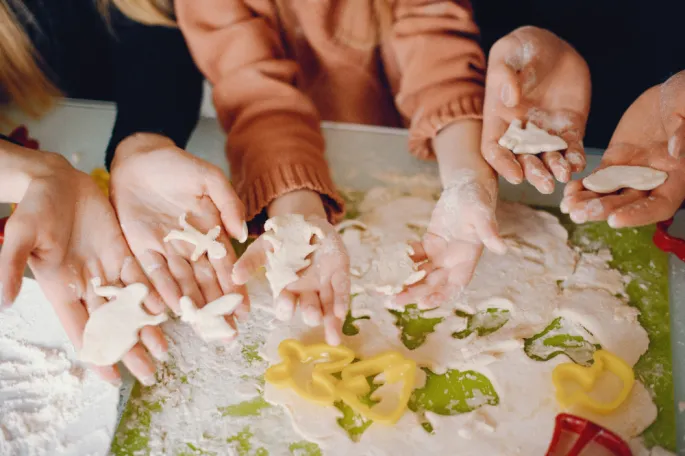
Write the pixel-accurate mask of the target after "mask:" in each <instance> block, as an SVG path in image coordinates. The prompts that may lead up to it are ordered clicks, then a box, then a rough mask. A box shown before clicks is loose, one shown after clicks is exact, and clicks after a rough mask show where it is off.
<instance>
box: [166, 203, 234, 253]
mask: <svg viewBox="0 0 685 456" xmlns="http://www.w3.org/2000/svg"><path fill="white" fill-rule="evenodd" d="M178 223H179V224H180V225H181V228H183V231H179V230H171V231H170V232H169V234H167V235H166V237H165V238H164V242H169V241H174V240H178V241H185V242H189V243H191V244H193V245H194V246H195V250H194V251H193V253H192V255H191V256H190V260H191V261H197V260H199V259H200V257H201V256H202V255H204V254H205V252H206V253H207V256H208V257H209V258H210V259H212V260H218V259H221V258H223V257H225V256H226V247H225V246H224V245H223V244H222V243H221V242H218V241H217V240H216V238H218V237H219V234H220V233H221V227H220V226H218V225H217V226H215V227H214V228H212V229H211V230H209V231H208V232H207V234H202V233H201V232H200V231H198V230H197V229H196V228H195V227H193V226H192V225H190V224H189V223H188V222H187V221H186V214H183V215H182V216H180V217H179V219H178Z"/></svg>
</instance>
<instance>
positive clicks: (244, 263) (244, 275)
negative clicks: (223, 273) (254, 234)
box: [231, 236, 270, 285]
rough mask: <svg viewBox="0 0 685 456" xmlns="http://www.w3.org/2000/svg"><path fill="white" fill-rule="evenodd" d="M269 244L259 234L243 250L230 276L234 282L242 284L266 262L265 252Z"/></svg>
mask: <svg viewBox="0 0 685 456" xmlns="http://www.w3.org/2000/svg"><path fill="white" fill-rule="evenodd" d="M267 249H270V244H269V242H268V241H267V240H265V239H264V237H263V236H260V237H259V238H258V239H257V240H256V241H254V242H253V243H252V244H250V246H249V247H248V248H247V250H245V253H243V254H242V256H241V257H240V258H238V261H236V263H235V265H233V273H232V275H231V278H232V280H233V282H234V283H236V284H239V285H244V284H246V283H247V281H248V280H250V277H252V276H253V275H254V274H255V273H256V272H257V271H258V270H259V268H261V267H263V266H264V265H265V264H266V252H267Z"/></svg>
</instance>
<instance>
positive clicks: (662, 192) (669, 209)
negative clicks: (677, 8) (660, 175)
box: [561, 72, 685, 228]
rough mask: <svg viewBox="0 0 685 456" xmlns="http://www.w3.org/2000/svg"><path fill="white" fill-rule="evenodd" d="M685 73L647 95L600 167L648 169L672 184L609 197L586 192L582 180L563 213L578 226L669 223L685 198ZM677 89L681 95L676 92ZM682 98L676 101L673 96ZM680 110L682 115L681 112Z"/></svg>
mask: <svg viewBox="0 0 685 456" xmlns="http://www.w3.org/2000/svg"><path fill="white" fill-rule="evenodd" d="M683 76H685V73H682V72H681V73H679V74H677V75H675V76H673V77H672V78H671V79H669V80H668V81H666V82H665V83H664V84H662V85H660V86H656V87H652V88H651V89H649V90H647V91H646V92H644V93H643V94H642V95H641V96H640V97H639V98H638V99H637V100H636V101H635V102H634V103H633V104H632V105H631V106H630V108H628V110H627V111H626V112H625V114H624V115H623V117H622V118H621V121H620V122H619V124H618V127H616V131H614V135H613V137H612V138H611V142H610V144H609V147H608V148H607V150H606V151H605V152H604V155H603V156H602V162H601V164H600V166H599V167H598V168H597V169H598V170H599V169H602V168H606V167H608V166H614V165H633V166H647V167H650V168H654V169H658V170H661V171H665V172H667V173H668V179H667V180H666V182H664V183H663V184H662V185H660V186H659V187H657V188H655V189H654V190H652V191H649V192H644V191H640V190H634V189H624V190H620V191H617V192H614V193H610V194H598V193H595V192H591V191H589V190H586V189H585V188H584V187H583V183H582V181H574V182H571V183H570V184H568V185H567V186H566V188H565V189H564V199H563V200H562V202H561V210H562V212H564V213H567V214H569V213H570V214H571V219H572V220H573V221H574V222H576V223H583V222H586V221H598V220H608V222H609V225H610V226H611V227H612V228H623V227H626V226H640V225H649V224H651V223H655V222H659V221H662V220H666V219H669V218H670V217H672V216H673V214H674V213H675V212H676V211H677V210H678V208H679V207H680V204H681V203H682V201H683V199H685V160H683V159H682V158H679V157H681V154H682V153H683V144H685V129H684V128H683V124H682V115H681V114H679V113H678V112H683V110H684V109H685V103H680V104H679V106H674V101H676V100H678V99H679V100H683V101H685V84H684V82H685V81H684V80H683ZM676 88H677V89H678V90H677V91H676V90H675V89H676ZM676 92H677V93H678V94H679V98H677V97H674V96H673V94H674V93H676ZM677 108H679V109H680V111H678V110H677Z"/></svg>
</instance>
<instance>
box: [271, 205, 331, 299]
mask: <svg viewBox="0 0 685 456" xmlns="http://www.w3.org/2000/svg"><path fill="white" fill-rule="evenodd" d="M264 231H265V233H264V235H263V236H264V239H265V240H266V241H267V242H268V243H269V244H271V246H272V247H273V252H269V251H267V252H266V259H267V262H266V278H267V279H268V280H269V284H270V285H271V291H272V293H273V296H274V297H277V296H278V295H279V294H281V291H283V289H284V288H285V287H287V286H288V285H290V284H291V283H293V282H295V281H296V280H297V279H298V278H299V277H298V275H297V273H298V272H300V271H302V270H303V269H305V268H307V267H308V266H309V265H310V264H311V260H310V259H308V258H307V257H308V256H309V255H311V254H312V253H313V252H314V251H315V250H316V249H317V247H318V246H317V244H315V243H312V240H313V239H312V238H314V237H315V238H318V239H319V240H322V239H323V238H324V234H323V231H321V229H320V228H319V227H317V226H314V225H312V224H311V223H309V222H307V221H306V220H305V219H304V217H303V216H302V215H300V214H288V215H279V216H276V217H273V218H270V219H269V220H267V221H266V223H265V224H264Z"/></svg>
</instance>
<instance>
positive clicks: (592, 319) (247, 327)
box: [128, 190, 656, 456]
mask: <svg viewBox="0 0 685 456" xmlns="http://www.w3.org/2000/svg"><path fill="white" fill-rule="evenodd" d="M396 198H397V195H393V194H392V192H389V191H387V190H383V191H380V190H379V191H372V192H369V195H367V198H366V199H365V200H364V202H363V203H362V205H361V206H360V207H361V211H362V215H361V217H360V219H361V220H364V222H365V223H366V225H367V227H368V230H369V231H376V230H377V231H380V232H382V233H384V235H385V234H386V233H387V236H388V239H392V240H393V241H396V240H401V238H402V236H406V237H409V238H410V239H411V238H415V236H416V235H417V229H420V228H421V227H425V226H426V224H427V220H425V219H423V218H421V217H420V215H422V214H423V215H424V217H425V216H426V215H425V214H428V215H429V214H430V211H428V210H425V208H424V207H425V205H426V204H427V203H428V202H427V201H425V200H424V201H416V200H415V201H416V203H415V205H413V206H412V205H410V206H406V207H405V206H403V208H402V210H398V211H395V212H394V213H391V212H389V211H387V210H380V211H376V212H375V215H373V216H372V215H371V214H372V213H374V210H375V209H377V208H381V207H387V206H388V205H393V202H394V201H395V200H396ZM417 200H418V199H417ZM404 202H405V203H406V202H407V200H406V199H405V200H404ZM430 204H433V203H432V202H430ZM379 215H380V216H379ZM417 215H418V216H419V217H418V218H417ZM497 215H498V219H499V222H500V228H501V234H502V236H503V237H504V239H505V242H506V243H507V247H508V252H507V254H506V255H504V256H499V255H493V254H491V253H489V252H486V253H485V254H484V256H483V259H482V261H481V263H480V264H479V266H478V268H477V270H476V273H475V276H474V279H473V281H472V283H471V284H470V285H469V286H468V287H467V288H466V289H465V290H464V291H463V292H462V293H461V294H460V295H459V296H455V297H454V299H453V301H452V302H451V303H449V304H445V305H444V306H443V307H441V308H439V309H435V310H432V311H430V312H427V313H424V314H423V316H424V317H430V318H438V317H440V318H443V320H442V321H441V322H439V323H438V324H437V325H436V326H435V328H434V331H433V332H432V333H430V334H429V335H428V336H427V337H426V340H425V342H424V343H423V344H422V345H420V346H419V347H418V348H416V349H414V350H409V349H408V348H406V347H405V346H404V345H403V344H402V342H401V340H400V336H401V331H400V329H399V328H398V327H396V326H395V321H396V317H395V316H393V315H392V314H391V313H389V312H388V311H387V310H386V308H385V300H386V298H385V297H383V298H379V297H377V296H374V295H371V294H366V293H362V294H359V295H358V296H356V297H355V298H354V299H353V301H352V304H351V307H352V313H353V314H355V315H359V316H368V317H370V319H365V320H357V321H356V322H355V323H354V325H355V326H356V327H357V328H358V330H359V332H358V334H357V335H354V336H344V337H343V344H344V345H346V346H348V347H350V348H351V349H353V350H354V351H355V353H357V354H358V356H360V357H362V358H363V357H368V356H371V355H374V354H378V353H380V352H382V351H385V350H388V349H392V350H397V351H400V352H401V353H403V355H404V356H406V357H409V358H411V359H413V360H415V361H416V362H417V363H418V364H419V365H421V366H426V367H429V368H430V369H431V370H432V371H434V372H436V373H440V372H446V371H447V369H458V370H459V371H460V373H454V371H450V372H452V374H450V375H460V376H463V378H464V379H465V380H464V381H466V380H469V381H473V379H477V378H478V376H480V377H486V378H487V379H488V380H489V381H490V383H491V385H492V391H494V392H495V393H496V395H497V397H498V398H499V404H498V405H494V404H495V402H494V401H495V397H494V396H493V392H492V391H487V390H483V389H473V390H471V391H470V392H469V393H468V394H467V395H466V397H465V402H466V404H467V405H468V406H469V407H470V408H471V409H473V408H475V410H473V411H471V412H468V413H457V412H458V411H459V404H457V403H455V404H452V403H450V404H448V405H447V407H446V408H447V410H449V411H451V412H453V413H456V414H452V415H440V414H438V413H435V412H431V411H426V412H425V413H412V412H407V413H405V415H404V416H403V418H402V419H401V420H400V421H399V423H398V424H397V425H396V426H393V427H386V426H382V425H378V424H372V425H371V426H370V427H368V429H366V430H365V431H364V432H363V433H362V434H361V436H360V438H359V441H358V442H353V441H352V440H351V439H350V437H349V436H348V434H347V433H346V431H344V430H343V429H342V428H341V427H340V426H339V425H338V424H337V421H336V420H337V419H338V418H339V417H340V416H341V415H342V413H341V412H340V411H339V410H338V409H337V408H335V407H321V406H318V405H313V404H310V403H308V402H306V401H304V400H302V399H300V398H299V397H297V396H296V395H295V394H293V393H292V392H290V391H288V390H278V389H276V388H274V387H272V386H271V385H264V384H263V380H262V376H263V374H264V371H265V370H266V368H267V367H268V365H269V363H271V362H274V363H275V362H278V361H279V357H278V354H277V347H278V344H279V343H280V342H281V341H282V340H284V339H286V338H291V337H292V338H297V339H299V340H301V341H302V342H303V343H311V342H321V341H323V340H324V334H323V329H322V328H311V327H309V326H307V325H305V324H303V323H302V320H301V318H299V317H298V316H295V317H294V318H293V319H292V321H291V322H290V323H283V322H280V321H278V320H276V319H275V317H274V314H273V304H272V302H273V298H272V294H271V291H270V289H269V286H268V284H267V282H266V280H265V279H264V277H263V276H262V277H259V278H256V279H255V280H253V281H251V282H250V283H249V291H250V298H251V303H252V312H251V315H250V319H249V321H248V322H246V323H244V324H242V325H240V328H239V337H238V340H237V343H235V344H233V345H231V346H223V345H221V344H216V345H212V344H210V345H208V344H206V343H204V342H202V341H201V340H200V339H198V338H197V337H196V336H194V334H193V333H192V330H191V329H190V328H188V327H184V326H182V325H179V324H178V323H177V322H171V323H168V324H166V325H165V326H164V327H165V330H166V332H167V333H168V334H169V337H170V339H171V340H170V355H171V358H172V365H171V366H170V367H169V368H168V369H167V370H166V371H165V375H164V379H163V385H160V386H157V387H153V388H152V389H150V390H148V391H147V392H146V394H145V396H144V400H145V401H146V402H152V403H153V404H159V406H160V407H159V409H157V408H156V407H153V409H155V410H154V411H153V412H152V413H151V414H150V427H149V431H148V430H147V429H146V428H145V426H143V427H142V428H140V427H138V428H137V427H136V426H141V425H140V421H139V422H138V423H139V424H137V425H136V424H135V423H133V424H132V427H131V428H130V429H129V430H128V433H133V434H134V435H137V433H138V432H143V433H144V434H147V433H148V432H149V436H150V438H149V442H148V443H147V447H148V448H149V449H150V450H151V454H153V455H162V454H176V453H180V452H182V451H188V450H189V449H191V450H192V451H194V452H195V454H199V453H200V450H201V451H204V452H206V453H209V454H212V453H216V454H220V455H224V454H237V455H241V456H242V455H248V456H253V455H254V456H263V455H265V454H266V452H267V451H268V454H269V455H271V456H280V455H284V456H285V455H290V454H303V455H313V454H316V453H311V452H309V450H311V446H308V445H309V444H307V443H306V441H310V442H316V443H317V444H318V446H319V447H320V448H321V450H322V452H323V454H326V455H338V454H340V455H343V454H359V455H372V456H382V455H397V454H450V455H451V454H458V455H460V456H461V455H467V456H470V455H473V456H476V455H491V456H497V455H503V456H509V455H536V454H544V452H545V450H546V448H547V445H548V443H549V440H550V438H551V434H552V429H553V426H554V417H555V416H556V415H557V414H558V413H559V412H560V411H561V410H560V409H559V407H558V405H557V404H556V401H555V400H554V387H553V385H552V382H551V371H552V370H553V368H554V367H555V366H556V365H558V364H560V363H562V362H568V358H567V357H566V356H564V355H559V356H556V357H553V358H551V359H550V360H548V361H545V362H542V361H536V360H533V359H531V358H530V357H529V356H527V355H526V353H527V352H525V351H524V348H525V347H524V338H531V337H532V336H534V335H537V334H540V333H541V332H542V331H543V330H544V329H545V328H547V327H548V326H549V325H550V323H551V322H553V321H554V320H555V319H557V318H563V319H564V321H567V322H568V323H565V324H568V325H570V326H569V327H573V328H576V329H577V331H576V332H574V333H573V334H581V335H583V334H584V335H586V336H587V338H588V339H592V341H591V342H592V343H597V344H600V345H601V346H602V347H603V348H604V349H607V350H610V351H613V352H615V353H617V354H618V355H619V356H621V357H623V358H624V359H625V360H626V361H627V362H629V363H631V365H632V364H634V363H635V362H636V361H637V359H638V358H639V356H640V355H641V354H642V353H644V351H645V350H646V349H647V346H648V339H647V336H646V333H645V331H644V329H643V328H641V327H640V325H639V323H638V322H637V320H636V318H634V316H635V314H634V312H632V311H631V312H629V311H626V312H623V310H624V309H628V310H630V309H631V308H630V307H629V306H628V305H627V304H626V300H625V299H624V298H622V297H621V296H620V293H619V296H616V295H615V294H614V293H612V291H617V288H618V286H619V283H620V281H621V280H622V278H620V277H617V276H615V275H614V274H612V273H611V272H610V271H611V270H610V269H609V267H608V266H607V260H608V259H609V258H608V257H607V256H606V254H605V253H601V254H599V255H594V256H590V257H587V258H583V257H581V258H580V261H579V255H578V254H577V253H576V252H575V251H573V250H572V249H571V248H570V247H569V246H568V239H567V238H568V235H567V232H566V230H565V229H564V228H563V227H562V226H561V225H560V224H559V221H558V220H557V219H556V218H555V217H554V216H552V215H550V214H548V213H545V212H538V211H535V210H533V209H530V208H527V207H524V206H520V205H514V204H506V203H502V204H501V206H500V208H498V214H497ZM409 217H412V218H409ZM347 231H350V232H352V231H356V230H350V229H348V230H347ZM406 237H405V240H406V239H407V238H406ZM349 239H351V240H353V241H352V242H354V243H356V245H355V249H354V250H353V251H352V252H351V255H352V256H353V258H352V264H353V266H354V267H355V268H356V269H355V271H356V275H358V276H364V275H365V273H367V272H368V271H369V270H370V267H369V261H370V259H369V258H368V257H364V258H359V260H360V261H355V260H356V258H355V257H356V255H357V254H360V255H363V253H362V251H363V245H364V242H365V239H366V237H365V236H356V235H355V236H350V237H349ZM359 244H361V246H360V245H359ZM605 279H608V283H606V284H604V283H601V282H602V281H603V280H605ZM609 290H610V291H609ZM619 291H620V292H622V291H623V290H622V289H621V290H619ZM488 309H494V311H496V312H499V313H498V314H497V315H498V316H499V317H498V318H499V320H498V321H497V322H498V324H499V325H501V327H500V328H499V329H496V330H495V331H491V332H489V333H487V334H486V333H483V334H482V335H479V333H478V330H477V326H478V325H481V324H482V320H483V314H482V313H483V312H487V311H488ZM455 310H458V311H460V312H461V313H459V315H457V314H455ZM505 311H506V312H505ZM479 312H480V314H479ZM469 315H470V316H472V317H470V318H469ZM469 325H471V327H470V326H469ZM495 326H496V325H495ZM489 329H490V330H492V327H490V328H489ZM465 330H467V331H471V333H470V334H468V335H464V336H463V337H461V338H455V337H452V334H453V333H457V332H460V333H461V334H465V333H464V332H463V331H465ZM588 332H589V333H591V336H590V334H589V333H588ZM587 350H590V351H591V350H594V348H593V347H587ZM257 351H258V352H259V354H260V355H261V356H262V357H264V358H265V359H266V360H268V361H269V363H267V362H265V361H263V360H261V359H258V358H257V357H256V356H255V355H256V353H257ZM537 354H538V355H540V356H542V357H545V356H547V355H549V353H545V352H542V353H537ZM262 394H263V396H264V398H266V400H267V401H268V402H270V403H272V404H279V405H270V404H268V403H267V402H265V401H264V399H263V398H262ZM134 408H135V404H134ZM147 408H148V409H149V408H150V406H149V405H148V406H147ZM144 410H145V408H140V409H138V413H144ZM574 412H575V413H579V414H584V413H583V412H582V411H574ZM655 416H656V407H655V406H654V404H653V402H652V400H651V397H649V393H648V392H647V390H646V389H645V388H644V387H643V386H642V385H641V384H640V383H639V382H636V386H635V388H634V389H633V391H632V393H631V395H630V397H629V399H628V401H627V402H626V404H624V405H623V406H622V407H621V408H620V409H619V410H618V411H617V413H616V414H614V415H609V416H605V417H594V416H588V417H589V418H592V419H595V420H596V421H598V422H599V423H600V424H603V425H605V426H607V427H609V428H611V429H612V430H614V431H615V432H617V433H619V434H620V435H622V436H623V437H624V438H625V439H627V440H629V441H630V442H631V445H632V446H633V447H634V448H635V451H640V453H639V454H649V453H648V452H646V450H645V449H644V447H643V446H642V444H641V443H640V441H639V439H636V438H635V437H636V436H638V435H639V434H640V433H641V432H642V431H643V430H644V429H645V428H646V427H647V426H648V425H649V424H650V423H651V422H652V421H653V420H654V418H655ZM423 422H428V423H430V424H431V425H432V427H433V429H434V433H433V434H429V433H427V432H426V431H425V430H424V429H423V427H422V426H421V423H423ZM359 424H361V423H359ZM455 449H458V452H456V453H455ZM655 454H656V453H655Z"/></svg>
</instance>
